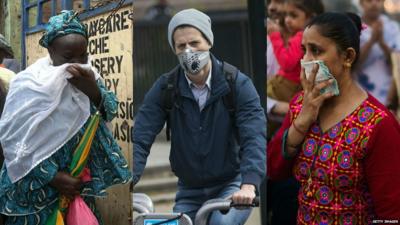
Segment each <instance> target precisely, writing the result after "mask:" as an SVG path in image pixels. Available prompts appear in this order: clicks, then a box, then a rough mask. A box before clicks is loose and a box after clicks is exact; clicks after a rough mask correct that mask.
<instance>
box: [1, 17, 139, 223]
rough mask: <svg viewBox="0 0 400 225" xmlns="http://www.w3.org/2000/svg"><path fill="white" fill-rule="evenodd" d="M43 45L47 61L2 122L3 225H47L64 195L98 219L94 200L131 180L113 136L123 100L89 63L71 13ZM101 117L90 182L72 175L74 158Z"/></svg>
mask: <svg viewBox="0 0 400 225" xmlns="http://www.w3.org/2000/svg"><path fill="white" fill-rule="evenodd" d="M39 43H40V45H41V46H43V47H45V48H47V50H48V52H49V56H48V57H45V58H41V59H39V60H38V61H36V62H35V63H34V64H32V65H31V66H29V67H28V68H27V69H26V70H24V71H22V72H21V73H20V75H19V76H17V77H16V78H15V79H14V80H13V81H12V82H11V84H10V88H9V93H8V96H7V100H6V103H5V107H4V112H3V115H2V118H1V120H0V130H1V132H0V141H1V143H2V145H3V149H4V156H5V161H4V162H5V163H4V165H3V167H2V169H1V171H0V214H4V215H6V216H7V219H6V221H5V224H14V225H18V224H45V223H46V221H47V220H48V218H49V216H50V215H51V214H52V210H53V209H54V207H55V206H56V205H57V203H58V198H59V196H60V195H63V196H66V197H67V198H69V199H73V198H74V196H76V195H81V196H82V197H83V198H84V200H85V202H86V204H87V205H88V206H89V207H90V209H91V210H92V211H93V212H94V214H95V215H96V217H97V218H98V220H99V222H100V223H101V220H100V218H99V214H98V213H97V211H96V209H95V204H94V197H95V196H104V195H105V194H106V192H105V189H106V188H107V187H109V186H111V185H115V184H119V183H127V182H128V181H130V179H131V175H130V172H129V169H128V166H127V163H126V160H125V159H124V157H123V155H122V153H121V150H120V147H119V146H118V145H117V143H116V141H115V139H113V137H112V134H111V132H110V131H109V130H108V129H107V127H106V124H105V122H106V121H111V120H112V119H113V118H114V116H115V115H116V112H117V99H116V97H115V95H114V94H113V93H112V92H109V91H107V90H106V89H105V87H104V85H103V82H102V81H101V79H100V76H99V75H98V74H97V73H96V72H95V71H94V70H93V69H92V68H91V66H90V65H89V60H88V53H87V45H88V34H87V31H86V28H85V26H84V25H83V24H82V23H81V22H80V21H79V19H78V18H77V16H76V13H74V12H73V11H62V12H61V14H60V15H57V16H54V17H52V18H50V20H49V23H48V25H47V27H46V33H45V34H44V35H43V37H42V38H41V40H40V42H39ZM96 112H100V113H101V119H100V122H99V126H98V128H97V131H96V133H95V136H94V140H93V143H92V145H91V148H90V154H89V157H88V162H87V166H86V168H87V169H88V171H90V176H91V181H88V182H83V181H82V180H81V179H79V178H75V177H73V176H71V175H70V174H69V170H68V167H69V165H70V164H71V160H72V154H73V152H74V150H75V148H76V146H77V145H78V143H79V142H80V139H81V138H82V136H83V134H84V132H85V129H86V127H87V125H88V121H89V119H88V118H89V116H90V115H93V114H95V113H96Z"/></svg>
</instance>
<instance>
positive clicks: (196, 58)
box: [178, 48, 210, 75]
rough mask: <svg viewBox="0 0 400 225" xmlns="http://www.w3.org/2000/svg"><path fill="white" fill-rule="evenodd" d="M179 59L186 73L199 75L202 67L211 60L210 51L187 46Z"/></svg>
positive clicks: (179, 55)
mask: <svg viewBox="0 0 400 225" xmlns="http://www.w3.org/2000/svg"><path fill="white" fill-rule="evenodd" d="M178 60H179V63H180V64H181V67H182V68H183V70H184V71H185V72H186V73H189V74H191V75H197V74H198V73H199V72H200V70H201V69H203V68H204V66H205V65H207V63H208V61H209V60H210V52H209V51H196V52H194V51H193V50H192V49H190V48H186V49H185V51H183V52H182V53H180V54H178Z"/></svg>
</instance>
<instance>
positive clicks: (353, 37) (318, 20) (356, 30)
mask: <svg viewBox="0 0 400 225" xmlns="http://www.w3.org/2000/svg"><path fill="white" fill-rule="evenodd" d="M313 25H315V26H318V31H319V32H320V34H321V35H322V36H324V37H327V38H329V39H331V40H333V41H334V42H335V43H336V46H337V48H338V50H339V51H342V52H343V51H345V50H346V49H347V48H353V49H354V50H355V52H356V57H355V59H354V62H353V64H354V63H356V62H357V60H358V57H359V53H360V34H361V30H362V24H361V18H360V17H359V16H358V15H356V14H354V13H350V12H349V13H338V12H327V13H323V14H321V15H319V16H317V17H314V18H313V19H312V20H311V21H310V22H309V23H308V24H307V25H306V28H309V27H311V26H313Z"/></svg>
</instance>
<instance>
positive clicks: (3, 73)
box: [0, 67, 15, 90]
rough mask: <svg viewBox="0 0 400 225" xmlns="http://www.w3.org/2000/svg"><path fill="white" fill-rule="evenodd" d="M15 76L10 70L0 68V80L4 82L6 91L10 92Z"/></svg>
mask: <svg viewBox="0 0 400 225" xmlns="http://www.w3.org/2000/svg"><path fill="white" fill-rule="evenodd" d="M14 76H15V73H14V72H13V71H11V70H9V69H6V68H3V67H0V79H1V80H2V81H3V82H4V85H5V86H6V89H7V90H8V86H9V85H10V81H11V79H12V78H13V77H14Z"/></svg>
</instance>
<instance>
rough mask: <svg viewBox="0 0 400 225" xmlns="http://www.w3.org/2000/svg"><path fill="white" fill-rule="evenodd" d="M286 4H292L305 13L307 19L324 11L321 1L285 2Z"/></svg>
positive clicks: (290, 0) (299, 0)
mask: <svg viewBox="0 0 400 225" xmlns="http://www.w3.org/2000/svg"><path fill="white" fill-rule="evenodd" d="M286 3H290V4H294V5H295V6H296V7H297V8H299V9H300V10H302V11H303V12H305V13H306V16H307V17H314V16H317V15H319V14H321V13H323V12H324V11H325V8H324V5H323V4H322V1H321V0H286Z"/></svg>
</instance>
